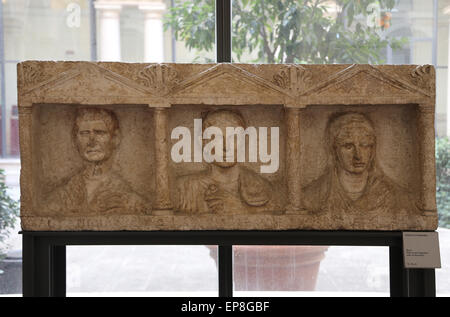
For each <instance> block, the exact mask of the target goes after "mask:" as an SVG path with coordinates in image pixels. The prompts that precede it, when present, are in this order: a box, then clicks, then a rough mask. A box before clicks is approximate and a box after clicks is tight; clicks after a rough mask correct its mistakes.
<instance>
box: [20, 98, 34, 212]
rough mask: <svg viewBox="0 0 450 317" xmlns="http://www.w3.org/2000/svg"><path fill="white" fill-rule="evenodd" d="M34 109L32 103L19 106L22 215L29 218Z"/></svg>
mask: <svg viewBox="0 0 450 317" xmlns="http://www.w3.org/2000/svg"><path fill="white" fill-rule="evenodd" d="M32 110H33V108H32V104H31V103H30V102H21V103H20V105H19V139H20V156H21V168H20V214H21V216H28V215H31V214H32V213H33V203H32V202H33V200H32V199H33V184H32V182H31V181H30V180H31V179H33V178H32V164H33V157H32V154H33V150H32V148H33V138H32V135H33V123H32V122H33V120H32V119H33V118H32V116H33V111H32Z"/></svg>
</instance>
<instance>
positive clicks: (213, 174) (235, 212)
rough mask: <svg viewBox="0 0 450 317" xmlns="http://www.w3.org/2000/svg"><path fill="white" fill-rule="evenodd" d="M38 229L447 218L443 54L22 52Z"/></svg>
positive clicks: (31, 194) (28, 219)
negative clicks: (216, 58) (175, 60)
mask: <svg viewBox="0 0 450 317" xmlns="http://www.w3.org/2000/svg"><path fill="white" fill-rule="evenodd" d="M18 85H19V111H20V112H19V113H20V143H21V160H22V171H21V217H22V226H23V228H24V229H25V230H211V229H213V230H214V229H225V230H231V229H241V230H242V229H264V230H287V229H314V230H337V229H346V230H406V229H408V230H431V229H434V228H435V227H436V224H437V212H436V205H435V187H434V186H435V184H434V177H435V174H434V173H435V171H434V121H433V116H434V98H435V94H434V87H435V84H434V69H433V68H432V67H431V66H428V65H426V66H414V65H411V66H377V67H375V66H370V65H246V64H205V65H193V64H126V63H88V62H24V63H20V64H19V65H18Z"/></svg>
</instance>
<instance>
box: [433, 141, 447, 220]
mask: <svg viewBox="0 0 450 317" xmlns="http://www.w3.org/2000/svg"><path fill="white" fill-rule="evenodd" d="M436 202H437V208H438V213H439V226H440V227H445V228H450V140H449V139H448V138H437V139H436Z"/></svg>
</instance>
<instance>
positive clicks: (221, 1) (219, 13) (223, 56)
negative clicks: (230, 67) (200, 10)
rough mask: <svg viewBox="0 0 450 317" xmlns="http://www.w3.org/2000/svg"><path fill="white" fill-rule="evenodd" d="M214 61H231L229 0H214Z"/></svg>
mask: <svg viewBox="0 0 450 317" xmlns="http://www.w3.org/2000/svg"><path fill="white" fill-rule="evenodd" d="M216 62H217V63H231V0H216Z"/></svg>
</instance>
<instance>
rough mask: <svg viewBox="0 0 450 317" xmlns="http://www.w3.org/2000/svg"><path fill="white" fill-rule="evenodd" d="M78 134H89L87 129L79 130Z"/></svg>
mask: <svg viewBox="0 0 450 317" xmlns="http://www.w3.org/2000/svg"><path fill="white" fill-rule="evenodd" d="M79 134H80V135H89V131H80V132H79Z"/></svg>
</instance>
